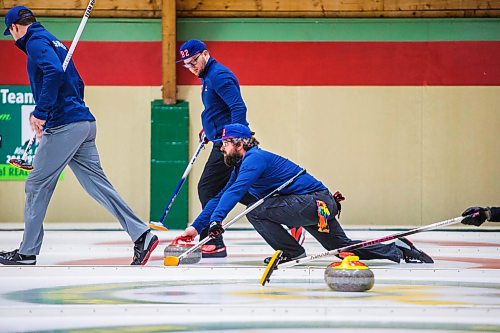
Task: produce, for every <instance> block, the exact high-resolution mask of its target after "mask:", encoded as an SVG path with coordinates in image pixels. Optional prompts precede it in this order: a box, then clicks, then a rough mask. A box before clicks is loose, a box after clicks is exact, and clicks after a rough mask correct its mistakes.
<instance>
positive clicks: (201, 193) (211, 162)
mask: <svg viewBox="0 0 500 333" xmlns="http://www.w3.org/2000/svg"><path fill="white" fill-rule="evenodd" d="M221 146H222V144H221V143H214V144H213V147H212V151H211V152H210V156H209V157H208V161H207V163H206V164H205V168H204V169H203V173H202V174H201V177H200V181H199V182H198V198H199V199H200V202H201V207H202V208H205V206H206V205H207V203H208V202H209V201H210V199H212V198H213V197H215V196H216V195H217V194H219V192H220V191H221V190H222V189H223V188H224V186H226V184H227V182H228V180H229V178H230V177H231V171H232V170H233V168H231V167H228V166H227V165H226V164H225V163H224V155H223V154H222V152H221V151H220V147H221ZM207 236H208V228H206V229H204V230H203V231H202V232H201V233H200V239H203V238H205V237H207ZM207 244H209V245H222V244H224V242H223V240H222V236H221V237H218V238H216V239H214V240H211V241H209V242H208V243H207Z"/></svg>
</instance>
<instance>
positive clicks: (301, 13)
mask: <svg viewBox="0 0 500 333" xmlns="http://www.w3.org/2000/svg"><path fill="white" fill-rule="evenodd" d="M87 2H88V1H87V0H58V1H53V0H24V1H22V0H0V5H1V9H0V15H5V12H6V10H8V9H9V8H11V7H13V6H16V5H19V4H23V5H26V6H28V7H30V8H31V9H33V10H34V11H35V12H36V14H37V15H38V16H63V17H64V16H72V17H78V16H81V15H82V11H83V10H84V8H85V7H86V6H87ZM176 7H177V16H178V17H500V0H491V1H485V0H461V1H456V0H340V1H339V0H272V1H271V0H177V4H176ZM161 8H162V1H161V0H147V1H137V0H98V1H96V5H95V7H94V11H93V12H92V16H94V17H144V18H151V17H154V18H160V17H161Z"/></svg>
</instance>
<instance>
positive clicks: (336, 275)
mask: <svg viewBox="0 0 500 333" xmlns="http://www.w3.org/2000/svg"><path fill="white" fill-rule="evenodd" d="M325 282H326V284H327V285H328V287H330V288H331V289H333V290H335V291H345V292H354V291H367V290H370V289H371V288H372V287H373V284H374V283H375V276H374V275H373V272H372V271H371V270H370V269H369V268H368V266H366V265H365V264H363V263H362V262H360V261H359V257H358V256H352V255H349V256H346V257H345V258H344V259H343V260H342V262H334V263H331V264H330V265H328V267H327V268H326V269H325Z"/></svg>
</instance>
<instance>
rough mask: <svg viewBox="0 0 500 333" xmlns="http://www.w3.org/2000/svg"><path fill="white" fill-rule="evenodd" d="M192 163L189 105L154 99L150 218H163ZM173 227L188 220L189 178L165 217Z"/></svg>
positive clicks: (154, 219)
mask: <svg viewBox="0 0 500 333" xmlns="http://www.w3.org/2000/svg"><path fill="white" fill-rule="evenodd" d="M188 162H189V104H188V102H185V101H179V102H178V103H177V104H175V105H165V104H163V101H162V100H154V101H152V102H151V192H150V193H151V205H150V207H151V208H150V211H149V219H150V220H151V221H159V220H160V218H161V216H162V214H163V211H164V210H165V207H166V205H167V203H168V202H169V200H170V198H171V196H172V194H173V193H174V190H175V189H176V187H177V184H178V183H179V181H180V179H181V177H182V174H183V173H184V170H185V169H186V167H187V165H188ZM165 223H166V225H167V226H168V227H169V228H170V229H184V228H185V227H186V226H187V223H188V181H187V180H186V182H185V183H184V185H183V186H182V189H181V191H180V192H179V194H178V195H177V197H176V199H175V202H174V204H173V205H172V208H171V209H170V212H169V213H168V215H167V217H166V219H165Z"/></svg>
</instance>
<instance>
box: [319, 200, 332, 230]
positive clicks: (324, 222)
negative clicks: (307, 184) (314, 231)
mask: <svg viewBox="0 0 500 333" xmlns="http://www.w3.org/2000/svg"><path fill="white" fill-rule="evenodd" d="M316 207H318V231H319V232H330V228H329V227H328V217H330V211H329V210H328V207H327V206H326V203H325V202H324V201H322V200H316Z"/></svg>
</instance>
